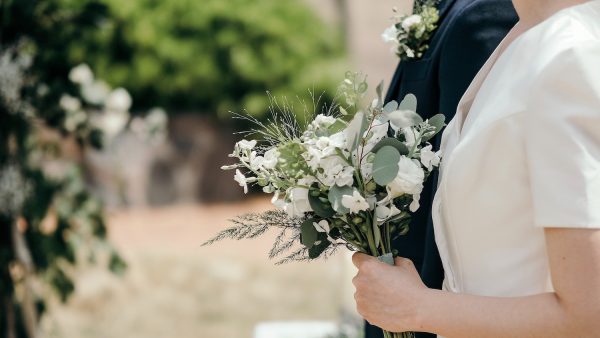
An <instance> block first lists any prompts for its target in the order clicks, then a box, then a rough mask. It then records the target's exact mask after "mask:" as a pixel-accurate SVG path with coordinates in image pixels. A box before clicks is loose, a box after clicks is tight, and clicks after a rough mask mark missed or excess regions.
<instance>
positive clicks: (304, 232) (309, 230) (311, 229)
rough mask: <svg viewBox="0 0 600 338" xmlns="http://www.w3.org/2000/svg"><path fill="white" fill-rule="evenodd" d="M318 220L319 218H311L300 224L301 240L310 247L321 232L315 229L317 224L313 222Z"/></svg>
mask: <svg viewBox="0 0 600 338" xmlns="http://www.w3.org/2000/svg"><path fill="white" fill-rule="evenodd" d="M316 221H317V220H316V219H314V218H309V219H307V220H306V221H304V222H302V225H301V226H300V231H301V235H300V242H301V243H302V244H303V245H304V246H305V247H307V248H309V249H310V248H311V247H312V246H313V245H314V244H315V242H316V241H317V239H318V236H319V232H318V231H317V229H315V226H314V224H313V223H315V222H316ZM325 239H327V238H325Z"/></svg>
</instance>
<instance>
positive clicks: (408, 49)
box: [405, 47, 415, 58]
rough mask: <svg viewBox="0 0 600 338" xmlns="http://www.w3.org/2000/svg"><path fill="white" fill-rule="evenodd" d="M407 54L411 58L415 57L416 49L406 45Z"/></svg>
mask: <svg viewBox="0 0 600 338" xmlns="http://www.w3.org/2000/svg"><path fill="white" fill-rule="evenodd" d="M405 52H406V56H408V57H409V58H414V57H415V51H414V50H412V48H408V47H406V50H405Z"/></svg>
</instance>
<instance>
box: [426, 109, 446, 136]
mask: <svg viewBox="0 0 600 338" xmlns="http://www.w3.org/2000/svg"><path fill="white" fill-rule="evenodd" d="M445 121H446V117H445V116H444V115H443V114H437V115H435V116H433V117H432V118H430V119H429V120H427V124H429V125H430V126H432V127H433V128H434V129H435V130H434V131H433V132H431V133H430V134H428V135H426V136H425V137H423V142H427V141H429V140H430V139H432V138H433V137H434V136H435V135H437V134H438V133H439V132H440V131H441V130H442V129H443V128H444V126H446V122H445Z"/></svg>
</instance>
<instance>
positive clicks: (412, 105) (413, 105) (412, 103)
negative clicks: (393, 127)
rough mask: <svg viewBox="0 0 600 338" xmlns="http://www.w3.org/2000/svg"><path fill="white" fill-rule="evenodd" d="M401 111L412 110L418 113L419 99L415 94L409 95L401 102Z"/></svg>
mask: <svg viewBox="0 0 600 338" xmlns="http://www.w3.org/2000/svg"><path fill="white" fill-rule="evenodd" d="M398 109H400V110H411V111H413V112H416V111H417V97H416V96H414V95H413V94H407V95H406V96H405V97H404V99H403V100H402V101H401V102H400V105H399V107H398Z"/></svg>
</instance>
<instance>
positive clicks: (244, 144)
mask: <svg viewBox="0 0 600 338" xmlns="http://www.w3.org/2000/svg"><path fill="white" fill-rule="evenodd" d="M235 146H236V148H239V149H241V150H252V149H253V148H254V147H256V140H251V141H248V140H241V141H239V142H238V143H236V145H235Z"/></svg>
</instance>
